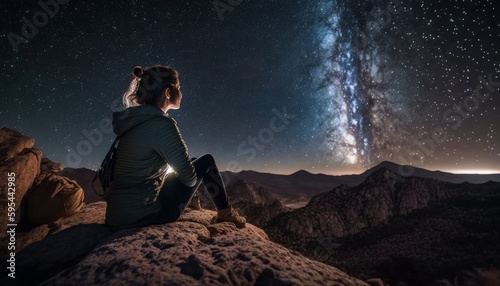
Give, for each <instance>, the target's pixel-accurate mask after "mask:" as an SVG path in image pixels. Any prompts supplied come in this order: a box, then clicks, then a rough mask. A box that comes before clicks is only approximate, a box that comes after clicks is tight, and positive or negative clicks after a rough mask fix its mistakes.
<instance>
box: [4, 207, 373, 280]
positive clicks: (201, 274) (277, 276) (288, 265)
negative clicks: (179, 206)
mask: <svg viewBox="0 0 500 286" xmlns="http://www.w3.org/2000/svg"><path fill="white" fill-rule="evenodd" d="M104 210H105V203H103V202H99V203H94V204H90V205H87V206H85V208H84V209H83V210H82V211H81V212H80V213H78V214H76V215H75V216H73V217H72V219H74V220H73V221H74V222H76V221H78V220H80V221H83V222H85V224H79V225H76V226H72V227H64V226H62V227H61V230H59V231H58V232H57V233H55V234H52V235H49V236H48V237H47V238H45V239H43V240H41V241H39V242H37V243H33V244H31V245H29V246H28V247H26V248H25V249H24V250H23V251H21V252H20V253H18V255H17V257H16V259H17V272H16V276H17V277H18V278H17V279H16V281H17V282H18V283H19V285H27V284H39V283H42V285H139V284H140V285H142V284H148V285H149V284H153V285H227V284H230V285H304V284H314V285H368V284H366V283H365V282H363V281H361V280H358V279H356V278H353V277H350V276H349V275H347V274H345V273H344V272H342V271H340V270H338V269H337V268H335V267H332V266H328V265H325V264H323V263H321V262H317V261H314V260H310V259H308V258H305V257H303V256H301V255H300V254H298V253H296V252H293V251H290V250H289V249H287V248H285V247H283V246H281V245H278V244H276V243H274V242H272V241H270V240H269V238H268V237H267V235H266V233H265V232H264V231H263V230H262V229H260V228H257V227H255V226H253V225H251V224H247V227H246V228H243V229H237V228H236V227H235V226H234V224H231V223H218V224H212V223H211V220H212V217H213V216H214V215H215V212H213V211H210V210H201V211H196V210H194V211H189V212H185V213H184V214H183V215H182V216H181V218H180V219H179V221H177V222H174V223H169V224H163V225H153V226H147V227H142V228H133V229H127V230H120V231H116V232H111V231H110V230H109V229H108V228H107V227H106V226H105V225H103V224H100V222H102V220H103V215H104V213H105V211H104ZM77 216H79V217H77ZM68 219H69V218H67V219H66V221H67V222H68ZM71 224H72V223H67V226H69V225H71ZM4 277H5V276H4ZM3 285H4V284H3Z"/></svg>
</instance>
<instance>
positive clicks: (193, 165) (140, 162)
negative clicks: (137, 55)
mask: <svg viewBox="0 0 500 286" xmlns="http://www.w3.org/2000/svg"><path fill="white" fill-rule="evenodd" d="M133 74H134V79H133V80H132V82H131V84H130V87H129V90H128V91H127V92H126V93H125V94H124V96H123V102H124V105H125V107H126V109H125V110H124V111H121V112H114V113H113V130H114V132H115V133H116V134H117V135H122V134H123V136H122V137H121V139H120V142H119V143H118V149H117V156H116V163H115V170H114V179H113V182H112V183H111V186H110V189H109V191H108V194H107V195H108V198H107V203H108V204H107V209H106V224H108V225H109V226H111V227H112V228H114V229H121V228H128V227H137V226H145V225H150V224H163V223H167V222H173V221H176V220H177V219H178V218H179V216H180V215H181V214H182V212H183V211H184V209H185V207H186V205H187V204H188V203H189V202H190V200H191V198H192V197H193V194H194V193H195V191H196V189H197V188H198V186H199V185H200V184H201V183H202V182H203V183H204V185H205V187H206V188H207V191H208V193H209V194H210V197H211V198H212V200H213V203H214V205H215V207H216V208H217V216H216V218H215V219H216V222H224V221H227V222H232V223H234V224H235V225H236V226H237V227H240V228H241V227H245V223H246V220H245V218H244V217H242V216H240V215H239V214H238V213H237V211H236V210H234V209H233V208H232V207H231V205H230V204H229V202H228V197H227V193H226V189H225V187H224V183H223V181H222V178H221V176H220V173H219V170H218V169H217V165H216V164H215V160H214V158H213V156H212V155H210V154H205V155H203V156H201V157H200V158H198V159H190V158H189V155H188V150H187V147H186V144H185V143H184V140H183V139H182V137H181V134H180V132H179V129H178V128H177V123H176V122H175V120H174V119H173V118H172V117H170V116H169V115H168V114H167V111H168V110H169V109H179V107H180V104H181V99H182V93H181V91H180V89H181V85H180V82H179V78H178V76H179V75H178V72H177V71H176V70H174V69H172V68H170V67H166V66H154V67H151V68H149V69H143V68H142V67H136V68H134V70H133ZM169 166H170V167H171V168H173V170H174V171H175V172H167V169H168V167H169Z"/></svg>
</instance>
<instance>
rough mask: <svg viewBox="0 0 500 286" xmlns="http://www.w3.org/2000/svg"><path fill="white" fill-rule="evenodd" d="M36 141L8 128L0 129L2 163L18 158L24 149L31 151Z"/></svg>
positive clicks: (0, 157) (0, 158)
mask: <svg viewBox="0 0 500 286" xmlns="http://www.w3.org/2000/svg"><path fill="white" fill-rule="evenodd" d="M33 145H35V139H33V138H30V137H28V136H24V135H23V134H22V133H20V132H18V131H16V130H12V129H9V128H6V127H3V128H0V163H2V162H4V161H7V160H9V159H10V158H13V157H15V156H17V154H19V153H21V151H23V150H24V149H31V148H33Z"/></svg>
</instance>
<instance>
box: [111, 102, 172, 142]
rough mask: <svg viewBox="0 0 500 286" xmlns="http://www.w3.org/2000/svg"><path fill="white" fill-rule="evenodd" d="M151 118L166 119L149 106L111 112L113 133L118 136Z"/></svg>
mask: <svg viewBox="0 0 500 286" xmlns="http://www.w3.org/2000/svg"><path fill="white" fill-rule="evenodd" d="M153 116H165V117H168V115H167V114H166V113H164V112H163V111H162V110H161V109H159V108H158V107H156V106H153V105H149V104H145V105H139V106H132V107H129V108H127V109H125V110H123V111H119V112H113V132H114V133H115V134H116V135H117V136H120V135H122V134H123V133H125V132H127V131H128V130H129V129H131V128H132V127H134V126H136V125H138V124H140V123H142V122H144V121H146V120H148V119H150V118H151V117H153Z"/></svg>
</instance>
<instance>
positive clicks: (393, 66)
mask: <svg viewBox="0 0 500 286" xmlns="http://www.w3.org/2000/svg"><path fill="white" fill-rule="evenodd" d="M0 7H1V9H0V13H1V17H0V21H1V31H0V53H1V57H2V63H1V65H0V69H1V73H2V77H1V79H0V99H1V102H2V105H1V106H0V122H1V126H5V127H9V128H12V129H16V130H18V131H21V132H22V133H24V134H26V135H28V136H31V137H34V138H35V146H36V147H37V148H39V149H41V150H42V152H43V155H44V156H45V157H47V158H49V159H51V160H54V161H57V162H61V163H63V164H64V165H65V166H68V167H87V168H91V169H96V168H97V167H98V165H99V164H100V162H101V160H102V159H103V157H104V155H105V153H106V152H107V150H108V149H109V146H110V144H111V142H112V141H113V140H114V134H113V133H110V132H109V129H108V128H104V127H103V126H105V124H104V123H103V122H106V121H107V120H110V119H111V116H112V112H113V111H118V110H122V109H123V107H122V106H121V98H122V95H123V93H124V92H125V91H126V89H127V87H128V84H129V83H130V80H131V78H132V77H131V72H132V69H133V67H135V66H136V65H141V66H144V67H147V66H151V65H154V64H162V65H168V66H171V67H173V68H175V69H177V70H178V71H179V74H180V81H181V85H182V92H183V100H182V106H181V109H179V110H171V111H169V114H170V115H171V116H172V117H173V118H175V120H176V121H177V123H178V126H179V128H180V130H181V133H182V135H183V137H184V140H185V142H186V144H187V146H188V149H189V152H190V155H191V156H199V155H201V154H203V153H212V154H213V155H214V156H215V158H216V160H217V162H218V164H219V168H220V169H221V170H231V171H240V170H242V169H245V170H248V169H251V170H257V171H262V172H272V173H283V174H290V173H293V172H295V171H297V170H299V169H305V170H307V171H310V172H313V173H327V174H344V173H358V172H361V171H363V170H366V169H367V168H369V167H371V166H374V165H376V164H378V163H380V162H381V161H384V160H390V161H393V162H396V163H400V164H411V165H414V166H419V167H424V168H427V169H431V170H437V169H439V170H446V171H453V172H500V134H499V132H498V131H500V112H499V111H500V55H499V53H498V46H499V45H500V24H499V23H500V21H499V19H498V16H497V14H498V12H499V8H500V3H498V1H496V2H495V1H494V0H477V1H476V0H475V1H454V0H446V1H438V0H424V1H415V0H410V1H399V0H391V1H389V0H364V1H361V0H333V1H330V0H318V1H312V0H295V1H285V0H281V1H277V0H253V1H249V0H231V1H230V0H220V1H218V0H217V1H212V0H210V1H199V0H197V1H195V0H187V1H174V0H171V1H127V0H123V1H116V0H110V1H86V0H84V1H75V0H74V1H68V0H59V1H58V2H56V0H42V1H40V2H38V1H18V0H2V2H1V4H0ZM495 46H496V47H495Z"/></svg>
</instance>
